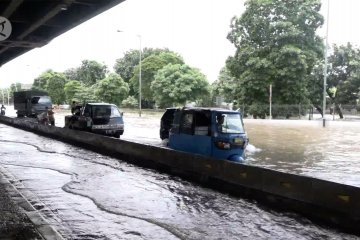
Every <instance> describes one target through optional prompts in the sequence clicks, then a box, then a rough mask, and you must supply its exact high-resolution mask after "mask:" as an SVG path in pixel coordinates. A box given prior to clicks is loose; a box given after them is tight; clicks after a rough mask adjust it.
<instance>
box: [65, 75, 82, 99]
mask: <svg viewBox="0 0 360 240" xmlns="http://www.w3.org/2000/svg"><path fill="white" fill-rule="evenodd" d="M80 89H81V83H80V82H79V81H76V80H71V81H69V82H67V83H66V84H65V86H64V92H65V97H66V102H67V103H68V104H71V103H72V101H74V100H75V99H74V96H75V94H76V93H77V92H79V91H80Z"/></svg>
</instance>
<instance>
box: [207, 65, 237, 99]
mask: <svg viewBox="0 0 360 240" xmlns="http://www.w3.org/2000/svg"><path fill="white" fill-rule="evenodd" d="M211 87H212V95H213V96H222V97H224V100H225V102H228V103H229V102H233V101H234V99H236V98H235V95H236V90H235V89H236V79H235V78H234V77H232V76H231V73H230V71H229V70H228V69H227V68H226V67H223V68H222V69H221V70H220V74H219V77H218V79H217V80H216V81H215V82H213V84H212V85H211Z"/></svg>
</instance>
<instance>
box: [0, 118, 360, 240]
mask: <svg viewBox="0 0 360 240" xmlns="http://www.w3.org/2000/svg"><path fill="white" fill-rule="evenodd" d="M125 116H126V115H125ZM136 119H138V118H137V117H136V116H131V117H130V116H129V117H128V118H126V119H125V121H126V123H125V124H126V127H125V129H126V130H125V131H127V133H128V134H130V135H131V132H132V131H135V130H136V129H137V131H136V132H135V133H134V134H133V137H134V138H137V141H139V142H141V141H143V142H145V143H148V144H154V145H156V144H161V142H160V140H159V138H158V128H156V125H157V124H159V123H158V119H156V118H152V117H149V119H150V120H149V121H143V120H144V119H146V117H143V118H142V119H141V120H142V121H135V120H136ZM130 121H134V122H136V123H134V124H131V123H130ZM250 125H251V124H249V127H248V130H249V132H254V131H255V130H256V129H257V128H258V127H254V128H253V129H254V130H252V127H251V126H250ZM139 126H142V127H143V128H147V130H146V131H141V132H140V133H139V130H138V127H139ZM145 132H148V134H152V135H148V136H146V137H143V138H140V139H139V137H141V135H143V134H144V133H145ZM155 132H156V135H155V136H153V134H155ZM251 134H253V133H251ZM251 136H253V139H251V140H252V141H253V142H254V143H255V145H257V143H256V141H255V139H256V138H254V136H256V134H253V135H250V138H252V137H251ZM122 138H123V139H128V140H131V139H130V136H129V137H128V136H127V135H126V134H124V136H123V137H122ZM259 142H260V140H259ZM0 144H1V148H0V156H1V157H0V165H1V166H2V167H3V168H4V169H5V171H6V172H7V173H8V174H7V176H11V177H10V180H11V181H12V183H13V185H14V186H15V187H16V188H18V189H19V191H20V192H22V193H24V196H26V198H27V199H28V200H29V201H30V202H31V203H32V204H33V206H34V207H35V208H36V209H38V211H39V212H40V213H41V214H42V215H43V216H44V218H45V219H46V220H47V221H48V222H49V223H50V224H51V225H52V226H54V228H55V229H56V230H57V231H58V232H59V233H60V234H61V235H62V236H63V237H64V238H65V239H359V238H358V237H356V236H353V235H349V234H346V233H341V232H339V231H337V230H335V229H329V228H327V227H323V226H319V225H317V224H314V223H313V222H311V221H309V220H308V219H306V218H303V217H301V216H298V215H296V214H294V213H290V212H289V213H288V212H276V211H273V210H271V209H268V208H266V207H264V206H262V205H259V204H257V203H256V202H255V201H249V200H245V199H241V198H235V197H232V196H228V195H226V194H222V193H219V192H217V191H213V190H211V189H207V188H204V187H202V186H199V185H197V184H194V183H191V182H188V181H184V180H182V179H180V178H177V177H173V176H170V175H167V174H161V173H159V172H156V171H153V170H148V169H143V168H139V167H136V166H133V165H131V164H128V163H125V162H122V161H121V160H117V159H114V158H110V157H106V156H103V155H101V154H97V153H94V152H91V151H87V150H84V149H81V148H77V147H74V146H71V145H68V144H65V143H62V142H58V141H55V140H51V139H48V138H45V137H42V136H38V135H36V134H33V133H30V132H26V131H23V130H19V129H15V128H12V127H9V126H5V125H1V124H0ZM253 148H254V149H252V150H251V154H250V159H255V160H251V161H253V162H254V164H255V163H259V164H261V161H262V158H261V155H257V154H264V151H265V150H264V147H263V146H261V147H255V146H254V145H253ZM299 151H300V150H299ZM264 156H265V154H264ZM284 158H285V157H284ZM282 160H283V161H285V160H284V159H282ZM256 161H257V162H256ZM293 162H295V160H294V161H293ZM269 163H270V161H269ZM264 165H265V164H264ZM270 165H271V166H272V165H275V164H274V163H271V164H269V167H271V166H270ZM290 165H291V166H292V165H294V164H290ZM301 165H304V164H301V163H299V164H298V166H301ZM284 169H288V171H290V170H291V169H293V168H292V167H289V168H284ZM13 239H15V238H13ZM24 239H31V238H24Z"/></svg>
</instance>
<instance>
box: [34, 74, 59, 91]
mask: <svg viewBox="0 0 360 240" xmlns="http://www.w3.org/2000/svg"><path fill="white" fill-rule="evenodd" d="M53 73H54V71H53V70H52V69H48V70H46V71H45V72H43V73H41V74H40V75H39V76H38V77H37V78H35V79H34V82H33V85H32V89H34V90H43V91H46V89H47V81H48V79H49V78H51V76H52V74H53Z"/></svg>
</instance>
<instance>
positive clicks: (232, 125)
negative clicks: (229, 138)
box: [217, 113, 245, 133]
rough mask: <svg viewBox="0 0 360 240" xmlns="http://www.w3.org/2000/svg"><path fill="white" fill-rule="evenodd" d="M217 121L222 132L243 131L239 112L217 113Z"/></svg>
mask: <svg viewBox="0 0 360 240" xmlns="http://www.w3.org/2000/svg"><path fill="white" fill-rule="evenodd" d="M217 122H218V125H219V130H220V132H222V133H245V131H244V126H243V122H242V120H241V115H240V114H236V113H233V114H228V113H221V114H218V115H217Z"/></svg>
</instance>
